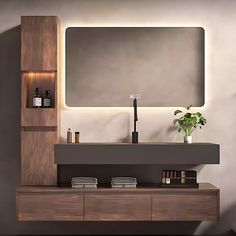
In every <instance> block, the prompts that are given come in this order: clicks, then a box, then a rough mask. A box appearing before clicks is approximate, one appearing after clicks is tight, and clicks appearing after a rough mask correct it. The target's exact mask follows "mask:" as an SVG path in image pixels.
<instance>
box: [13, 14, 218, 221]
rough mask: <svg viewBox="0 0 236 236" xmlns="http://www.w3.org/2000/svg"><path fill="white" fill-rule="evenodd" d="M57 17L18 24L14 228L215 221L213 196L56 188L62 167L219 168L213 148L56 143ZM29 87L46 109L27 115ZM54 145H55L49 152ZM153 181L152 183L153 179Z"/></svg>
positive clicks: (211, 191) (204, 187)
mask: <svg viewBox="0 0 236 236" xmlns="http://www.w3.org/2000/svg"><path fill="white" fill-rule="evenodd" d="M59 31H60V29H59V22H58V18H57V17H56V16H26V17H22V19H21V84H22V91H21V94H22V96H21V186H20V187H19V188H18V189H17V196H16V202H17V208H16V213H17V219H18V220H19V221H204V220H218V218H219V189H218V188H216V187H215V186H213V185H212V184H209V183H200V185H199V188H196V189H179V188H173V189H169V188H165V189H164V188H163V189H162V188H158V186H157V185H154V186H147V185H145V186H141V185H140V186H138V187H137V188H135V189H112V188H110V187H101V186H99V187H98V188H97V189H74V188H71V187H59V186H58V185H57V184H58V175H59V174H60V167H61V166H62V165H65V166H67V165H72V166H73V165H80V166H81V165H97V166H98V168H99V165H101V164H103V165H152V166H155V165H156V166H157V165H204V164H219V154H220V151H219V145H218V144H211V143H193V144H182V143H138V144H131V143H81V144H59V129H60V126H59V124H60V122H59V99H58V97H59V96H58V91H59V89H58V61H59V57H58V55H59V52H58V46H59V43H58V40H59V36H58V32H59ZM35 87H40V88H42V89H49V90H50V92H51V94H52V106H51V107H50V108H43V109H41V108H37V109H36V108H33V106H32V103H31V101H32V98H33V94H32V91H34V90H35ZM54 145H55V146H54ZM157 182H158V180H157Z"/></svg>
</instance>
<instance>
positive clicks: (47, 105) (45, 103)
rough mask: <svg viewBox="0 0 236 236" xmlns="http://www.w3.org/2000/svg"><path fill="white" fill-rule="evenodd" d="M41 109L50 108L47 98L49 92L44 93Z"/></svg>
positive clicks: (48, 98) (49, 101) (49, 100)
mask: <svg viewBox="0 0 236 236" xmlns="http://www.w3.org/2000/svg"><path fill="white" fill-rule="evenodd" d="M43 107H45V108H49V107H51V98H50V97H49V90H46V91H45V96H44V98H43Z"/></svg>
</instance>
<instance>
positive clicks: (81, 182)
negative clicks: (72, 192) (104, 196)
mask: <svg viewBox="0 0 236 236" xmlns="http://www.w3.org/2000/svg"><path fill="white" fill-rule="evenodd" d="M97 184H98V180H97V178H94V177H73V178H71V186H72V188H97Z"/></svg>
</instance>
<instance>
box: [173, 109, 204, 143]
mask: <svg viewBox="0 0 236 236" xmlns="http://www.w3.org/2000/svg"><path fill="white" fill-rule="evenodd" d="M191 107H192V105H190V106H188V107H186V108H185V109H186V112H185V113H184V112H183V111H181V110H176V111H175V112H174V115H175V116H176V115H178V114H182V116H181V117H180V118H178V119H174V121H173V123H174V125H176V126H177V127H178V132H181V131H182V132H183V133H184V142H185V143H192V133H193V131H194V130H196V129H197V128H198V127H199V128H200V129H201V128H202V126H204V125H205V124H206V119H205V118H204V117H203V116H202V114H201V113H200V112H195V113H193V112H190V108H191Z"/></svg>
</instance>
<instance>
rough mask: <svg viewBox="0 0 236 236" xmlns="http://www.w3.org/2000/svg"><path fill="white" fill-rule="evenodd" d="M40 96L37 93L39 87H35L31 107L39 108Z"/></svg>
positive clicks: (40, 103) (40, 104)
mask: <svg viewBox="0 0 236 236" xmlns="http://www.w3.org/2000/svg"><path fill="white" fill-rule="evenodd" d="M42 105H43V104H42V97H41V96H40V94H39V88H36V89H35V93H34V97H33V107H34V108H41V107H42Z"/></svg>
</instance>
